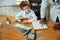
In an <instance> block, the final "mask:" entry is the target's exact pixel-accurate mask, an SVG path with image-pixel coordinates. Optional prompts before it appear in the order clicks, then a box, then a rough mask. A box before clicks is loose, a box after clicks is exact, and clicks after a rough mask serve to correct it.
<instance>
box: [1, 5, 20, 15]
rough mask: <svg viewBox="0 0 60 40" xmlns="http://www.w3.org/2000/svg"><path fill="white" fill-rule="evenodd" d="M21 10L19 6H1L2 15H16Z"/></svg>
mask: <svg viewBox="0 0 60 40" xmlns="http://www.w3.org/2000/svg"><path fill="white" fill-rule="evenodd" d="M19 12H20V7H19V6H16V5H15V6H3V7H1V6H0V15H9V16H15V15H16V14H17V13H19Z"/></svg>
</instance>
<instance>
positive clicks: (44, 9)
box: [40, 0, 49, 18]
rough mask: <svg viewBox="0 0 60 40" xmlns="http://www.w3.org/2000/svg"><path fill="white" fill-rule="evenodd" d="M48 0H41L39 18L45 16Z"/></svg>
mask: <svg viewBox="0 0 60 40" xmlns="http://www.w3.org/2000/svg"><path fill="white" fill-rule="evenodd" d="M48 1H49V0H42V3H41V11H40V12H41V13H40V15H41V18H45V14H46V10H47V6H48V4H49V2H48Z"/></svg>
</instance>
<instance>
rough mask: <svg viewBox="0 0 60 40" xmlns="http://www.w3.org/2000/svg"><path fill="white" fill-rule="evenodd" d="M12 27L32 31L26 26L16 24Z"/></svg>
mask: <svg viewBox="0 0 60 40" xmlns="http://www.w3.org/2000/svg"><path fill="white" fill-rule="evenodd" d="M14 26H16V27H20V28H22V29H26V30H29V29H32V28H31V27H28V26H25V25H22V24H16V25H14Z"/></svg>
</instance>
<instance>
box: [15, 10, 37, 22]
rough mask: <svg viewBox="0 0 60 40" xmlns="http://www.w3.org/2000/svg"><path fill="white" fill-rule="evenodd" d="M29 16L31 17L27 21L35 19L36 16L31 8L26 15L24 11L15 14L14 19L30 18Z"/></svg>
mask: <svg viewBox="0 0 60 40" xmlns="http://www.w3.org/2000/svg"><path fill="white" fill-rule="evenodd" d="M30 17H32V18H31V19H29V20H28V21H29V22H34V21H37V16H36V15H35V13H34V11H33V10H31V11H30V12H29V13H28V15H26V13H25V12H24V11H21V12H19V13H18V14H17V15H16V16H15V18H16V20H20V19H22V18H30Z"/></svg>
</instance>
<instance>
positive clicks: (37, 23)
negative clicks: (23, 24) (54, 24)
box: [32, 21, 48, 30]
mask: <svg viewBox="0 0 60 40" xmlns="http://www.w3.org/2000/svg"><path fill="white" fill-rule="evenodd" d="M32 24H33V28H34V30H37V29H46V28H48V26H47V25H46V24H40V23H39V21H36V22H33V23H32Z"/></svg>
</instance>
